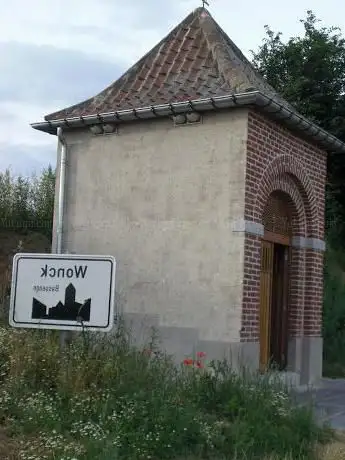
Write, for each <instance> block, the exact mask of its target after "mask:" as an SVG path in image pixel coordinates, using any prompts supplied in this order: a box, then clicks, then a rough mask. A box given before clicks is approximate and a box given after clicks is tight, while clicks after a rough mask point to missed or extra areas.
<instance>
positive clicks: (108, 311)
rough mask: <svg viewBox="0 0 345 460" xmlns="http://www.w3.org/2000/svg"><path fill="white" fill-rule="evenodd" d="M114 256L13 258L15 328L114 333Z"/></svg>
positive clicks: (12, 314) (12, 321) (12, 315)
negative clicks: (112, 331)
mask: <svg viewBox="0 0 345 460" xmlns="http://www.w3.org/2000/svg"><path fill="white" fill-rule="evenodd" d="M115 271H116V261H115V259H114V257H112V256H86V255H75V254H27V253H18V254H16V255H15V256H14V259H13V268H12V289H11V300H10V314H9V323H10V325H11V326H13V327H22V328H35V329H55V330H60V331H81V330H89V331H99V332H109V331H110V330H111V329H112V328H113V325H114V314H115V311H114V310H115V305H114V304H115Z"/></svg>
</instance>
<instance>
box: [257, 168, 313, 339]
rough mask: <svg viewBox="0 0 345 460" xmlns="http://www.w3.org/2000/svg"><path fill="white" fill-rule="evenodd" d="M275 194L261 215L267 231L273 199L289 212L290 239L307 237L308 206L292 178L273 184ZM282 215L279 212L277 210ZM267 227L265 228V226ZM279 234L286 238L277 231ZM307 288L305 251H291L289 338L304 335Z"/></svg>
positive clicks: (294, 249)
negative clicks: (268, 208)
mask: <svg viewBox="0 0 345 460" xmlns="http://www.w3.org/2000/svg"><path fill="white" fill-rule="evenodd" d="M271 188H272V190H273V192H272V193H271V194H270V196H269V197H268V199H267V202H266V206H265V208H264V211H263V215H262V218H261V219H262V223H263V225H264V229H265V230H269V228H267V227H266V225H267V224H266V220H267V219H265V217H266V216H265V214H266V213H267V206H269V204H270V202H271V200H272V198H273V199H275V200H276V201H278V202H279V201H280V203H281V206H280V208H281V209H283V207H284V206H285V208H286V209H287V210H288V217H289V219H290V224H291V225H290V226H289V227H290V228H289V229H287V232H286V233H288V236H290V237H292V238H293V237H296V236H304V235H305V234H306V228H307V216H306V212H305V204H304V201H303V198H302V196H301V194H300V192H299V190H298V188H297V186H296V184H295V182H294V181H293V179H292V178H291V176H286V177H284V178H283V179H279V178H277V180H276V181H275V182H273V183H272V184H271ZM278 211H279V210H278ZM265 224H266V225H265ZM277 232H278V233H281V234H284V233H283V232H281V231H280V230H279V228H278V229H277ZM305 286H306V264H305V251H304V250H303V249H301V248H297V247H293V246H292V247H291V248H290V275H289V305H288V308H289V312H288V320H289V321H288V322H289V324H288V333H289V336H290V337H292V336H297V335H300V334H302V331H303V318H304V297H305Z"/></svg>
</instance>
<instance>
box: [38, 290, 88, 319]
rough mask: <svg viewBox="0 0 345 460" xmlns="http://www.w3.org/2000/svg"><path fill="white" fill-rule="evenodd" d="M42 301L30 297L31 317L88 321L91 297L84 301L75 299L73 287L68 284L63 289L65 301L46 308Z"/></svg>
mask: <svg viewBox="0 0 345 460" xmlns="http://www.w3.org/2000/svg"><path fill="white" fill-rule="evenodd" d="M47 309H48V307H47V306H46V305H44V303H42V302H40V301H39V300H37V299H35V297H34V298H33V299H32V313H31V319H51V320H55V321H57V320H59V321H79V322H83V321H90V311H91V299H87V300H85V302H84V303H78V302H76V301H75V287H74V286H73V284H69V285H68V286H67V287H66V290H65V303H64V304H63V303H62V302H58V303H57V304H56V306H55V307H51V308H49V309H48V312H47Z"/></svg>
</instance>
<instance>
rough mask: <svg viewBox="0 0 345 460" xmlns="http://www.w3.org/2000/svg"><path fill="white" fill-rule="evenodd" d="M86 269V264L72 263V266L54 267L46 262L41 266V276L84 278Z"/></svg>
mask: <svg viewBox="0 0 345 460" xmlns="http://www.w3.org/2000/svg"><path fill="white" fill-rule="evenodd" d="M86 271H87V265H79V266H77V265H74V268H55V267H49V266H48V265H47V264H46V265H45V266H44V267H41V278H47V276H49V278H73V277H76V278H79V277H80V278H84V277H85V275H86Z"/></svg>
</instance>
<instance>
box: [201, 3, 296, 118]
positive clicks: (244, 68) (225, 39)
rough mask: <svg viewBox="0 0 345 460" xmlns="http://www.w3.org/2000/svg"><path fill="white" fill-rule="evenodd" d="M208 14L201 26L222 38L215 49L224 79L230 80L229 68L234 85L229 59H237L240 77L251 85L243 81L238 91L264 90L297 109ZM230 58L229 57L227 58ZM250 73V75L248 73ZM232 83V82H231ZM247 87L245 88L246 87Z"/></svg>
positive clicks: (290, 107)
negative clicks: (247, 85) (246, 84)
mask: <svg viewBox="0 0 345 460" xmlns="http://www.w3.org/2000/svg"><path fill="white" fill-rule="evenodd" d="M206 12H207V16H206V15H204V16H203V17H202V18H201V21H202V22H201V26H202V27H203V28H204V29H205V28H206V29H208V36H207V38H208V39H209V38H210V36H211V37H212V35H213V36H214V35H216V36H218V37H219V38H221V39H222V43H219V45H220V46H219V47H216V49H215V55H214V57H215V60H216V61H217V64H218V66H219V70H220V72H221V73H222V74H223V76H224V79H225V80H226V81H229V76H228V70H230V71H231V74H232V79H231V86H232V87H233V86H234V82H233V74H234V67H233V66H231V65H230V63H229V62H227V61H228V59H230V61H232V62H234V61H236V63H237V65H238V72H237V73H238V77H239V79H240V80H241V77H243V74H244V76H245V77H246V79H247V83H248V84H249V87H246V88H245V85H244V82H243V81H242V82H241V83H242V84H240V85H239V86H238V87H236V88H235V89H236V92H237V91H238V92H241V91H243V90H244V91H249V90H250V91H254V90H258V91H264V92H268V93H271V94H274V98H275V99H276V100H277V101H279V102H280V103H282V104H283V105H285V106H286V107H288V108H289V109H290V110H296V109H295V108H294V107H292V106H291V104H290V103H289V102H287V101H286V100H285V99H283V98H282V97H281V96H280V95H279V94H278V93H277V91H276V90H275V89H274V88H273V87H272V86H271V85H270V84H269V83H268V82H267V81H266V80H265V78H264V77H263V76H262V75H261V74H260V73H259V72H258V71H257V70H256V69H255V67H254V65H253V64H252V62H250V60H249V59H248V58H247V57H246V56H245V55H244V53H243V52H242V51H241V49H240V48H239V47H238V46H237V45H236V43H234V42H233V41H232V40H231V38H230V37H229V35H228V34H227V33H226V32H225V31H224V30H223V29H222V27H221V26H220V25H219V24H218V23H217V21H216V20H215V19H214V18H213V16H212V15H211V14H210V13H209V12H208V11H207V10H206ZM227 58H228V59H227ZM248 74H249V75H248ZM253 80H256V83H259V85H256V86H254V84H253ZM229 83H230V82H229ZM244 88H245V89H244Z"/></svg>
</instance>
